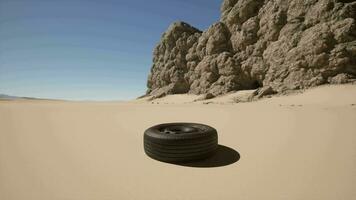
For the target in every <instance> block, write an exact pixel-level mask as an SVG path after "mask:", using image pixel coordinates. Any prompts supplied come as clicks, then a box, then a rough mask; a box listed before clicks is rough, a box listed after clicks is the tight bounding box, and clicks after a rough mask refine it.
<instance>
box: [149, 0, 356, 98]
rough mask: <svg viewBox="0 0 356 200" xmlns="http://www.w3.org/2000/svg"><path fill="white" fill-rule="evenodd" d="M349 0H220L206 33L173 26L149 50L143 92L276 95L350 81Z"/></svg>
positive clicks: (355, 31) (353, 43)
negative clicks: (216, 17)
mask: <svg viewBox="0 0 356 200" xmlns="http://www.w3.org/2000/svg"><path fill="white" fill-rule="evenodd" d="M355 20H356V1H350V0H224V1H223V4H222V6H221V19H220V21H219V22H217V23H215V24H213V25H212V26H210V27H209V28H208V30H206V31H203V32H202V31H200V30H198V29H196V28H194V27H192V26H191V25H189V24H187V23H184V22H175V23H173V24H172V25H171V26H170V27H169V28H168V30H167V31H166V32H165V33H164V34H163V36H162V38H161V41H160V42H159V44H158V45H157V47H156V48H155V49H154V55H153V66H152V68H151V72H150V74H149V77H148V82H147V87H148V90H147V95H151V96H153V97H162V96H164V95H167V94H177V93H193V94H209V95H211V94H212V95H213V96H217V95H220V94H224V93H227V92H230V91H237V90H244V89H255V88H260V90H259V91H260V92H262V93H269V94H270V93H281V92H284V91H287V90H295V89H304V88H309V87H313V86H317V85H321V84H326V83H333V84H334V83H347V82H351V81H355V78H356V22H355Z"/></svg>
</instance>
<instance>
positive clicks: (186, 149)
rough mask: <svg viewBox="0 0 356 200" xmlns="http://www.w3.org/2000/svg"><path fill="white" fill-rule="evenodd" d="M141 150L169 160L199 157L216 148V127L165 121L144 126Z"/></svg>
mask: <svg viewBox="0 0 356 200" xmlns="http://www.w3.org/2000/svg"><path fill="white" fill-rule="evenodd" d="M143 141H144V142H143V143H144V149H145V153H146V154H147V155H148V156H149V157H151V158H153V159H156V160H159V161H163V162H170V163H178V162H186V161H193V160H201V159H204V158H207V157H209V156H211V155H212V154H214V153H215V151H216V149H217V148H218V134H217V131H216V130H215V129H214V128H212V127H210V126H207V125H204V124H196V123H168V124H159V125H156V126H153V127H151V128H149V129H147V130H146V131H145V133H144V138H143Z"/></svg>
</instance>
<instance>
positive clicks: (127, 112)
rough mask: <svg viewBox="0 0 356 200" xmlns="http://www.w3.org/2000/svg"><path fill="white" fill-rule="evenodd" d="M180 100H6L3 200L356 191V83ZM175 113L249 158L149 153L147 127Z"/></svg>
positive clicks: (1, 116)
mask: <svg viewBox="0 0 356 200" xmlns="http://www.w3.org/2000/svg"><path fill="white" fill-rule="evenodd" d="M180 98H181V99H180V100H179V101H178V100H177V102H178V103H177V102H175V101H174V99H175V98H172V97H167V98H166V99H162V100H160V101H161V102H160V104H150V103H149V102H144V101H142V100H141V102H139V101H133V102H127V103H115V102H109V103H108V102H107V103H105V102H102V103H100V102H97V103H95V102H59V101H30V100H27V101H1V102H0V199H1V200H99V199H100V200H114V199H115V200H117V199H145V200H150V199H152V200H160V199H162V200H167V199H170V200H174V199H179V200H181V199H182V200H185V199H187V200H188V199H194V200H199V199H202V200H206V199H225V200H226V199H233V200H236V199H247V200H249V199H252V200H255V199H256V200H257V199H265V200H279V199H283V200H285V199H292V200H293V199H296V200H297V199H298V200H299V199H300V200H304V199H308V200H318V199H320V200H328V199H330V200H335V199H348V200H349V199H356V190H355V185H356V86H355V85H343V86H324V87H320V88H316V89H312V90H309V91H307V92H305V93H303V94H299V95H292V96H287V97H275V98H270V99H264V100H261V101H258V102H253V103H239V104H225V105H221V104H208V105H206V104H203V103H194V104H193V103H187V102H190V101H191V100H192V99H193V100H194V98H193V97H189V98H190V99H189V100H184V96H180ZM187 98H188V97H187ZM224 98H226V97H224ZM179 102H180V103H179ZM184 102H185V103H184ZM220 103H221V101H220ZM175 121H187V122H200V123H205V124H209V125H211V126H213V127H215V128H216V129H217V130H218V132H219V143H220V144H221V145H224V146H226V147H228V148H231V149H234V150H233V151H232V152H234V151H236V152H238V154H239V155H240V158H239V160H238V161H237V162H236V160H237V159H235V160H234V159H232V160H231V162H230V161H227V162H230V163H224V164H222V163H223V162H222V159H223V160H224V159H230V158H228V157H229V156H227V157H226V155H225V157H224V152H220V154H219V155H217V156H215V158H214V159H215V160H214V159H213V160H211V161H209V162H205V163H204V162H200V163H199V162H198V163H195V164H194V163H193V164H191V165H188V166H181V165H173V164H167V163H162V162H158V161H155V160H152V159H150V158H149V157H147V156H146V155H145V154H144V152H143V145H142V143H143V141H142V140H143V138H142V136H143V131H144V130H145V129H146V128H148V127H150V126H152V125H155V124H158V123H163V122H175ZM231 149H230V150H231ZM232 152H231V151H230V154H231V153H232ZM236 152H235V154H234V155H235V158H236V155H238V154H237V153H236ZM226 153H229V152H225V154H226ZM219 156H222V157H221V158H219ZM225 161H226V160H225ZM214 162H215V163H214ZM226 164H229V165H226ZM223 165H224V166H223Z"/></svg>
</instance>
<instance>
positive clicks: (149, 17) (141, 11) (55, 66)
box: [0, 0, 221, 100]
mask: <svg viewBox="0 0 356 200" xmlns="http://www.w3.org/2000/svg"><path fill="white" fill-rule="evenodd" d="M220 4H221V0H208V1H207V0H146V1H144V0H135V1H132V0H0V94H9V95H16V96H27V97H38V98H53V99H67V100H127V99H133V98H135V97H138V96H141V95H142V94H144V93H145V91H146V89H147V88H146V81H147V75H148V73H149V70H150V68H151V66H152V52H153V48H154V47H155V46H156V44H157V43H158V42H159V40H160V37H161V35H162V33H163V32H164V31H165V30H166V29H167V28H168V26H169V25H170V24H171V23H172V22H174V21H185V22H188V23H189V24H191V25H193V26H195V27H197V28H199V29H201V30H204V29H206V28H208V27H209V26H210V25H211V24H212V23H214V22H216V21H218V20H219V15H220Z"/></svg>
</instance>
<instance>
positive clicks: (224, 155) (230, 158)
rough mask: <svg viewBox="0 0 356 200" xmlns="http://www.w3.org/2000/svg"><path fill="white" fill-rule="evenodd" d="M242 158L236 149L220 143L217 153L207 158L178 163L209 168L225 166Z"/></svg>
mask: <svg viewBox="0 0 356 200" xmlns="http://www.w3.org/2000/svg"><path fill="white" fill-rule="evenodd" d="M239 160H240V154H239V153H238V152H237V151H235V150H234V149H232V148H230V147H227V146H224V145H219V146H218V149H217V151H216V153H215V154H214V155H212V156H211V157H209V158H207V159H205V160H199V161H194V162H187V163H176V165H180V166H185V167H197V168H209V167H223V166H226V165H231V164H233V163H235V162H237V161H239Z"/></svg>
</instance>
